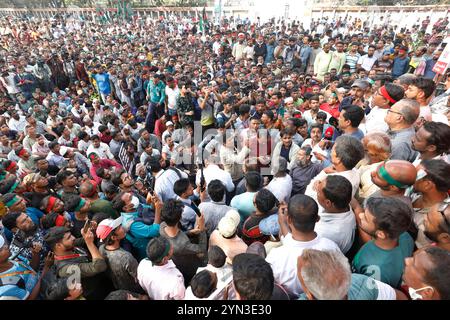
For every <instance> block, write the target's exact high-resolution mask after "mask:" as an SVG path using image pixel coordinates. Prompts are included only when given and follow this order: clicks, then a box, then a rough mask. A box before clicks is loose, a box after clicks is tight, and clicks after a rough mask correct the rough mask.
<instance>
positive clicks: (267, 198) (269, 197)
mask: <svg viewBox="0 0 450 320" xmlns="http://www.w3.org/2000/svg"><path fill="white" fill-rule="evenodd" d="M276 204H277V198H275V196H274V195H273V193H272V192H271V191H270V190H268V189H265V188H263V189H261V190H259V191H258V193H257V194H256V196H255V207H256V208H257V209H258V210H259V211H261V212H262V213H264V214H268V213H270V211H271V210H272V209H273V207H275V205H276Z"/></svg>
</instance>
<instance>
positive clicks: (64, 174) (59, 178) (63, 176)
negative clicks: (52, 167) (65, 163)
mask: <svg viewBox="0 0 450 320" xmlns="http://www.w3.org/2000/svg"><path fill="white" fill-rule="evenodd" d="M71 175H73V172H72V171H69V170H63V171H60V172H58V174H57V175H56V181H57V182H58V183H59V184H61V185H62V183H63V182H64V180H66V179H67V178H68V177H70V176H71Z"/></svg>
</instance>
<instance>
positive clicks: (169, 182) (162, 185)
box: [155, 169, 188, 202]
mask: <svg viewBox="0 0 450 320" xmlns="http://www.w3.org/2000/svg"><path fill="white" fill-rule="evenodd" d="M175 170H177V169H175ZM178 172H179V173H180V174H181V177H182V178H187V177H188V175H187V174H186V173H185V172H183V171H181V170H178ZM179 179H180V178H179V177H178V175H177V173H176V172H175V171H174V170H172V169H167V170H165V171H164V170H161V171H160V172H158V174H157V175H156V177H155V193H156V194H157V195H158V197H159V198H160V199H161V201H162V202H166V201H167V200H170V199H175V198H176V197H177V195H176V194H175V192H173V186H174V184H175V182H177V181H178V180H179Z"/></svg>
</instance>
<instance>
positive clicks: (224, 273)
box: [184, 264, 233, 300]
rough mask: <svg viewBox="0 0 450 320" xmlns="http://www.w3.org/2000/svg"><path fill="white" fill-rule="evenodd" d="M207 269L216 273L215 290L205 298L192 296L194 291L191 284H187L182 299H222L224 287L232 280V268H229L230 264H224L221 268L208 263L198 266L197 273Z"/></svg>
mask: <svg viewBox="0 0 450 320" xmlns="http://www.w3.org/2000/svg"><path fill="white" fill-rule="evenodd" d="M203 270H208V271H211V272H214V273H215V274H216V275H217V286H216V290H214V292H212V293H211V294H210V295H209V297H207V298H203V299H201V298H197V297H196V296H194V293H193V292H192V288H191V286H189V287H188V288H187V289H186V294H185V296H184V300H223V298H224V294H225V288H226V286H228V284H230V282H231V281H232V280H233V269H232V268H231V265H229V264H225V265H224V266H223V267H221V268H216V267H214V266H212V265H210V264H208V265H207V266H206V267H203V268H198V269H197V273H199V272H201V271H203Z"/></svg>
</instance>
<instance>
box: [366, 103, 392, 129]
mask: <svg viewBox="0 0 450 320" xmlns="http://www.w3.org/2000/svg"><path fill="white" fill-rule="evenodd" d="M387 111H388V109H381V108H380V107H378V106H375V107H374V108H373V109H372V110H371V111H370V113H369V114H368V115H366V121H365V122H362V123H361V124H360V125H359V129H361V131H362V132H364V134H367V133H369V132H375V131H381V132H384V133H386V132H387V131H388V130H389V126H388V125H387V123H386V121H384V117H385V116H386V114H387Z"/></svg>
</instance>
